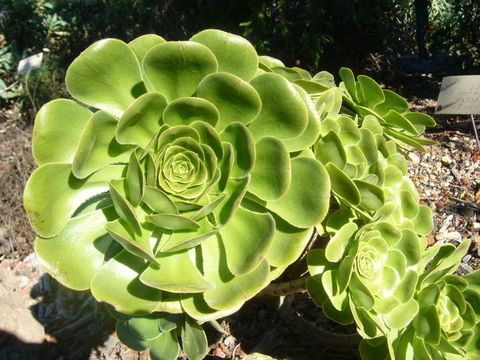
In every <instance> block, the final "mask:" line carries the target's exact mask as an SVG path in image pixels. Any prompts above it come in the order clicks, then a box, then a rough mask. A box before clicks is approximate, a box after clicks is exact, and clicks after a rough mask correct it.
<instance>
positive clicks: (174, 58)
mask: <svg viewBox="0 0 480 360" xmlns="http://www.w3.org/2000/svg"><path fill="white" fill-rule="evenodd" d="M217 67H218V64H217V60H216V59H215V55H213V53H212V52H211V51H210V50H209V49H208V48H207V47H205V46H204V45H201V44H199V43H195V42H191V41H178V42H173V41H170V42H165V43H162V44H159V45H157V46H155V47H154V48H153V49H151V50H150V51H149V52H148V53H147V55H146V56H145V58H144V59H143V70H144V72H145V74H146V76H147V78H148V81H149V83H150V84H151V86H152V87H153V88H154V89H155V90H157V91H159V92H161V93H162V94H164V95H165V96H166V98H167V100H168V101H172V100H175V99H178V98H180V97H184V96H192V95H193V94H194V93H195V91H196V90H197V85H198V83H199V82H200V81H201V80H202V79H203V78H204V77H205V76H207V75H208V74H210V73H213V72H216V71H217Z"/></svg>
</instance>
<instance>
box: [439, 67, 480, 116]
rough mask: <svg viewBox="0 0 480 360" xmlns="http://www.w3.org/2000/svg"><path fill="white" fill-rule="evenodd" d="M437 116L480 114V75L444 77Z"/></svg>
mask: <svg viewBox="0 0 480 360" xmlns="http://www.w3.org/2000/svg"><path fill="white" fill-rule="evenodd" d="M435 114H438V115H444V114H453V115H471V114H480V75H465V76H447V77H444V78H443V80H442V86H441V87H440V94H439V95H438V101H437V107H436V109H435Z"/></svg>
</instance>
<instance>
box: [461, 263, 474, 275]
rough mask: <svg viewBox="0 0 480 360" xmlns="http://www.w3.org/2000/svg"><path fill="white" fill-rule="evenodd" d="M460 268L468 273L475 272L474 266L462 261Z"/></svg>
mask: <svg viewBox="0 0 480 360" xmlns="http://www.w3.org/2000/svg"><path fill="white" fill-rule="evenodd" d="M460 269H462V270H463V272H464V273H466V274H469V273H471V272H473V268H472V267H471V266H470V265H468V264H466V263H461V264H460Z"/></svg>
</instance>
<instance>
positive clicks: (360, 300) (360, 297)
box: [349, 273, 374, 311]
mask: <svg viewBox="0 0 480 360" xmlns="http://www.w3.org/2000/svg"><path fill="white" fill-rule="evenodd" d="M349 289H350V294H351V296H352V300H353V302H354V303H355V304H357V305H359V306H361V307H362V308H364V309H365V310H367V311H368V310H370V309H371V308H372V307H373V304H374V298H373V295H372V294H371V292H370V290H369V289H368V288H367V287H366V286H365V285H364V284H363V283H362V282H361V281H360V279H359V278H358V276H357V274H356V273H353V274H352V278H351V279H350V284H349Z"/></svg>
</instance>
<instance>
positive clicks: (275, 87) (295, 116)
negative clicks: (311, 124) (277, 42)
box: [249, 73, 308, 140]
mask: <svg viewBox="0 0 480 360" xmlns="http://www.w3.org/2000/svg"><path fill="white" fill-rule="evenodd" d="M251 84H252V86H253V87H254V88H255V89H256V90H257V92H258V94H259V95H260V99H261V100H262V110H261V111H260V114H259V115H258V116H257V117H256V118H255V120H254V121H253V122H252V123H251V124H250V125H249V129H250V130H251V132H252V134H253V136H254V138H255V139H256V140H259V139H260V138H262V137H263V136H275V137H277V138H279V139H289V138H294V137H297V136H299V135H300V134H302V133H303V131H304V130H305V128H306V127H307V123H308V112H307V107H306V105H305V102H304V101H303V99H302V97H301V96H300V94H299V93H298V92H297V90H296V89H295V87H294V86H293V85H292V84H290V83H289V82H288V80H286V79H285V78H283V77H281V76H280V75H278V74H272V73H266V74H263V75H260V76H257V77H256V78H254V79H253V80H252V82H251Z"/></svg>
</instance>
